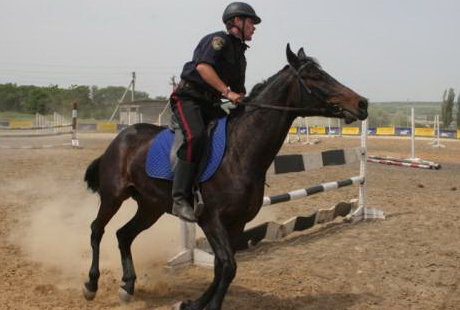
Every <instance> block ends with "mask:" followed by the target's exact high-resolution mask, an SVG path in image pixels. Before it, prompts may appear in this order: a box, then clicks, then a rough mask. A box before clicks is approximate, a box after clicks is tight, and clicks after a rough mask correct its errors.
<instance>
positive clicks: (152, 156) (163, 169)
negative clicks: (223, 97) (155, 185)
mask: <svg viewBox="0 0 460 310" xmlns="http://www.w3.org/2000/svg"><path fill="white" fill-rule="evenodd" d="M226 127H227V117H223V118H221V119H219V120H218V122H217V125H216V128H214V131H213V135H212V139H211V140H212V141H211V143H212V144H211V148H210V150H209V152H210V154H209V156H208V163H207V165H206V169H204V171H203V173H202V174H201V175H200V182H205V181H207V180H208V179H209V178H211V177H212V176H213V175H214V173H215V172H216V170H217V168H219V166H220V163H221V161H222V157H223V156H224V153H225V145H226V140H227V128H226ZM173 141H174V132H173V131H172V130H170V129H169V128H167V129H164V130H162V131H161V132H160V133H159V134H158V135H157V136H156V137H155V139H154V140H153V141H152V144H151V145H150V148H149V151H148V153H147V159H146V164H145V169H146V172H147V175H148V176H149V177H152V178H157V179H165V180H172V179H173V177H174V173H173V171H172V167H171V162H170V153H171V148H172V145H173Z"/></svg>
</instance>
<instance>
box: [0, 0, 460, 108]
mask: <svg viewBox="0 0 460 310" xmlns="http://www.w3.org/2000/svg"><path fill="white" fill-rule="evenodd" d="M228 3H229V1H220V0H194V1H185V0H178V1H155V0H150V1H147V0H131V1H127V0H121V1H120V0H118V1H110V0H91V1H90V0H75V1H65V0H59V1H58V0H40V1H33V0H15V1H6V0H0V42H1V47H0V83H17V84H20V85H22V84H34V85H45V86H46V85H51V84H57V85H59V86H61V87H68V86H70V85H72V84H77V85H97V86H100V87H104V86H107V85H118V86H128V84H129V82H130V79H131V72H132V71H135V72H136V73H137V81H136V88H137V89H138V90H142V91H146V92H148V93H149V94H151V95H152V96H156V95H165V96H167V95H168V94H169V92H170V85H169V79H170V77H171V76H173V75H176V76H178V75H180V72H181V68H182V66H183V64H184V63H185V62H186V61H188V60H190V58H191V56H192V52H193V49H194V47H195V46H196V44H197V42H198V41H199V39H200V38H201V37H202V36H204V35H205V34H207V33H209V32H213V31H217V30H222V29H223V24H222V22H221V15H222V11H223V9H224V8H225V6H226V5H227V4H228ZM249 3H250V4H251V5H252V6H253V7H254V8H255V10H256V11H257V13H258V15H260V16H261V17H262V24H261V25H259V26H258V27H257V30H256V33H255V35H254V38H253V41H252V42H250V45H251V48H250V49H249V50H248V51H247V53H246V57H247V60H248V68H247V82H246V84H247V87H248V88H250V87H252V86H253V85H254V84H255V83H257V82H260V81H262V80H263V79H265V78H268V77H269V76H271V75H272V74H274V73H275V72H277V71H278V70H279V69H281V68H282V67H283V66H284V65H285V64H286V56H285V47H286V44H287V43H288V42H289V43H290V44H291V46H292V47H293V49H296V50H297V49H298V48H300V47H304V48H305V50H306V52H307V54H309V55H310V56H313V57H315V58H317V59H318V60H319V62H320V63H321V65H322V66H323V68H324V69H325V70H326V71H328V72H329V73H330V74H331V75H333V76H334V77H336V78H337V79H338V80H339V81H341V82H342V83H344V84H345V85H347V86H349V87H351V88H352V89H354V90H356V91H358V92H359V93H360V94H362V95H363V96H365V97H368V98H369V99H370V100H371V101H375V102H377V101H406V100H410V101H439V100H440V99H441V98H442V93H443V91H444V89H446V88H447V87H453V88H455V89H456V91H457V93H458V92H460V36H459V34H458V30H459V29H460V1H458V0H437V1H435V0H432V1H428V0H386V1H383V0H382V1H380V0H322V1H308V0H284V1H281V0H252V1H249Z"/></svg>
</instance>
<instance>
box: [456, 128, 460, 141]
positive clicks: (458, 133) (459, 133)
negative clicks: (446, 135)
mask: <svg viewBox="0 0 460 310" xmlns="http://www.w3.org/2000/svg"><path fill="white" fill-rule="evenodd" d="M457 139H460V129H458V130H457Z"/></svg>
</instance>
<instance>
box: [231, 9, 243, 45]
mask: <svg viewBox="0 0 460 310" xmlns="http://www.w3.org/2000/svg"><path fill="white" fill-rule="evenodd" d="M235 17H236V16H235ZM235 17H234V18H235ZM242 19H243V28H240V27H238V26H237V25H236V24H235V23H234V22H232V24H231V26H232V28H233V27H235V28H236V29H238V31H239V32H240V35H241V41H242V42H243V43H244V44H246V38H245V37H244V29H245V28H246V17H244V18H242Z"/></svg>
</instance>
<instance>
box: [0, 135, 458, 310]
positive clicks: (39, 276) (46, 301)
mask: <svg viewBox="0 0 460 310" xmlns="http://www.w3.org/2000/svg"><path fill="white" fill-rule="evenodd" d="M113 137H114V136H113V135H110V134H82V135H80V142H81V144H82V145H83V146H84V148H83V149H69V148H66V147H61V148H50V149H32V150H18V149H0V175H1V176H2V181H1V186H0V197H1V198H2V199H1V200H0V221H1V225H0V260H1V262H2V267H1V268H0V278H1V281H0V291H1V294H0V309H22V310H28V309H55V310H58V309H62V310H73V309H169V308H170V306H171V305H172V304H173V303H175V302H176V301H178V300H183V299H189V298H195V297H197V296H198V295H199V294H200V293H201V292H202V291H203V290H204V289H205V287H206V286H207V285H208V283H209V281H210V280H211V278H212V272H211V270H208V269H203V268H199V267H193V266H190V267H186V268H182V269H180V270H175V271H172V270H168V269H165V268H163V266H164V262H165V261H166V260H167V259H168V258H170V257H172V256H173V255H174V254H175V253H177V251H178V249H179V240H178V232H179V228H178V221H177V220H175V219H174V218H173V217H170V216H165V217H163V218H162V219H161V220H160V222H159V223H158V224H157V225H155V226H154V227H153V228H152V229H150V230H149V231H147V232H144V233H143V234H141V235H140V236H139V237H138V239H137V240H136V241H135V244H134V246H133V253H134V259H135V263H136V268H137V274H138V282H137V288H136V295H135V297H134V299H133V301H132V302H131V303H129V304H124V303H122V302H120V301H119V299H118V295H117V290H118V285H119V282H120V278H121V270H120V269H121V268H120V263H119V254H118V249H117V245H116V240H115V237H114V233H115V231H116V229H117V228H119V227H120V226H122V225H123V224H124V223H125V222H126V221H128V220H129V218H130V217H131V216H132V214H133V212H134V211H135V207H134V204H133V202H132V201H131V202H130V201H128V202H126V203H125V205H124V207H123V208H122V210H121V211H120V212H119V214H117V215H116V217H115V218H114V219H113V220H112V221H111V222H110V223H109V225H108V226H107V229H106V234H105V236H104V239H103V242H102V258H101V271H102V275H101V281H100V289H99V292H98V295H97V297H96V299H95V300H94V301H91V302H89V301H86V300H85V299H84V298H83V296H82V294H81V287H82V284H83V282H84V281H85V279H86V274H87V272H88V268H89V264H90V256H89V255H90V245H89V233H90V230H89V225H90V223H91V221H92V220H93V218H94V217H95V215H96V212H97V205H98V197H97V196H96V195H94V194H92V193H90V192H89V191H86V189H85V184H84V183H83V181H82V179H83V173H84V170H85V169H86V166H87V165H88V164H89V163H90V161H91V160H92V159H93V158H95V157H97V156H99V155H100V154H101V153H102V152H103V150H104V149H105V147H106V146H107V144H108V143H109V141H110V140H111V139H112V138H113ZM35 139H37V138H34V140H33V141H34V142H33V143H41V141H40V140H35ZM56 139H57V138H56ZM1 142H4V141H3V140H2V141H1ZM53 142H56V143H58V141H46V143H53ZM428 142H429V141H428V140H418V141H417V143H416V155H417V156H418V157H421V158H423V159H427V160H433V161H437V162H440V163H441V164H442V166H443V167H442V169H441V170H437V171H433V170H425V169H414V168H404V167H396V166H386V165H381V164H368V172H369V173H368V200H369V206H371V207H376V208H379V209H382V210H384V211H385V212H386V214H387V219H386V220H385V221H373V222H361V223H358V224H355V225H350V224H345V223H342V222H341V221H340V220H336V221H335V222H333V223H329V224H326V225H322V226H319V227H316V228H315V229H313V230H312V231H309V232H303V233H297V234H295V235H292V236H290V237H288V238H286V239H284V240H282V241H279V242H265V243H263V244H262V245H260V246H258V247H256V248H253V249H251V250H249V251H247V252H243V253H239V254H238V255H237V260H238V263H239V265H238V275H237V277H236V279H235V281H234V282H233V284H232V286H231V288H230V290H229V293H228V295H227V298H226V301H225V303H224V309H238V310H245V309H248V310H249V309H251V310H252V309H277V310H288V309H289V310H313V309H320V310H326V309H334V310H358V309H361V310H363V309H379V310H381V309H383V310H398V309H404V310H408V309H417V310H424V309H426V310H433V309H439V310H441V309H460V295H459V293H460V287H459V285H460V225H458V222H459V219H460V141H443V144H445V145H446V148H445V149H434V148H431V147H430V146H429V145H428V144H427V143H428ZM8 143H9V144H10V145H11V143H13V144H14V143H15V141H14V140H8ZM16 143H18V144H27V143H29V144H30V143H32V142H30V141H26V140H21V141H16ZM358 144H359V141H358V139H357V138H322V142H321V143H319V144H317V145H314V146H305V145H301V144H290V145H286V146H285V147H284V148H283V150H282V151H283V152H286V153H296V152H306V151H318V150H325V149H339V148H346V147H355V146H358ZM369 153H370V154H373V155H391V156H402V157H408V156H409V155H410V142H409V140H407V139H373V138H371V139H369ZM357 174H358V165H357V164H351V165H348V166H342V167H326V168H323V169H319V170H314V171H310V172H308V173H293V174H287V175H282V176H280V175H278V176H269V177H268V180H267V183H268V185H269V186H270V187H267V194H269V195H271V194H279V193H282V192H285V191H289V190H293V189H298V188H303V187H309V186H312V185H315V184H317V183H318V182H324V181H335V180H339V179H343V178H348V177H351V176H354V175H357ZM356 196H357V188H356V187H347V188H342V189H339V190H335V191H332V192H327V193H323V194H318V195H315V196H311V197H309V198H306V199H302V200H296V201H291V202H289V203H284V204H279V205H275V206H269V207H266V208H264V210H263V211H262V212H261V215H260V216H259V217H258V219H256V221H257V222H263V221H265V220H276V221H280V222H281V221H284V220H287V219H288V218H290V217H292V216H295V215H300V214H307V215H308V214H310V213H312V212H313V211H314V210H316V209H318V208H329V207H331V206H333V205H335V204H336V203H337V202H339V201H348V200H349V199H351V198H355V197H356Z"/></svg>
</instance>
